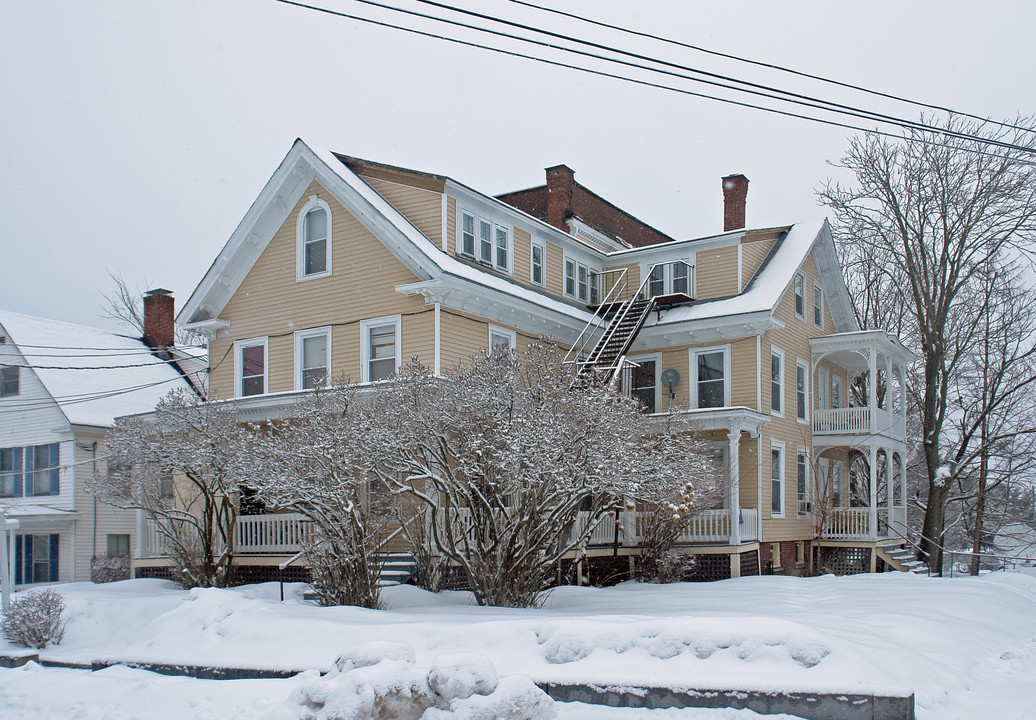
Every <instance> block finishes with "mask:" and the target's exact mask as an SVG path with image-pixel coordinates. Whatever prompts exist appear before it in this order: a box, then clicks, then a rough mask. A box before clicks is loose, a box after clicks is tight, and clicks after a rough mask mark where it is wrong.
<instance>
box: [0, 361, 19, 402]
mask: <svg viewBox="0 0 1036 720" xmlns="http://www.w3.org/2000/svg"><path fill="white" fill-rule="evenodd" d="M17 394H18V367H17V366H16V365H7V366H4V367H0V397H9V396H11V395H17Z"/></svg>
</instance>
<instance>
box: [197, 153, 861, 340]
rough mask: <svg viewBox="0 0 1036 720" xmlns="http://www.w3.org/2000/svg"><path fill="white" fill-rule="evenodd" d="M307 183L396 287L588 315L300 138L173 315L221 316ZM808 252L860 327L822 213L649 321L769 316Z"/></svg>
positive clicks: (571, 320) (835, 311) (841, 325)
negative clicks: (369, 238) (381, 261)
mask: <svg viewBox="0 0 1036 720" xmlns="http://www.w3.org/2000/svg"><path fill="white" fill-rule="evenodd" d="M313 180H316V181H318V182H320V183H321V185H322V186H323V187H325V188H326V189H327V190H328V192H330V193H331V194H332V195H333V196H335V198H336V199H337V200H338V201H339V202H340V203H342V205H343V206H344V207H345V208H346V210H348V211H349V212H350V213H351V214H353V215H354V216H355V217H356V218H357V219H358V220H359V221H360V222H361V223H363V224H364V225H365V226H366V227H367V229H368V230H370V231H371V232H372V233H373V234H374V235H375V236H376V237H377V238H378V239H379V240H381V242H382V243H384V244H385V246H386V247H387V248H388V249H389V250H390V251H391V252H392V253H393V254H394V255H396V257H397V258H398V259H399V260H400V262H402V263H403V264H404V265H406V266H407V267H408V268H409V269H410V270H411V271H412V272H413V273H414V274H415V275H416V276H417V280H416V282H413V283H407V284H404V285H401V286H399V287H398V288H397V290H399V291H400V292H405V293H422V294H424V295H425V296H426V298H428V297H432V296H433V295H434V294H435V293H442V292H443V291H445V290H449V289H458V287H463V286H466V287H464V289H465V290H469V291H470V292H471V294H473V295H476V296H477V295H479V294H480V292H484V291H479V287H481V288H488V289H490V290H491V291H494V292H495V293H499V297H507V298H509V299H510V300H511V301H514V300H517V301H518V302H519V303H528V304H530V305H534V306H536V307H537V308H539V309H541V310H543V311H546V312H547V314H548V315H550V316H552V317H551V319H552V321H553V322H555V323H558V322H561V323H563V324H564V325H566V326H569V327H576V328H578V327H581V326H582V325H583V324H585V323H586V322H587V321H588V320H589V319H590V317H591V316H590V314H589V313H588V312H587V311H586V309H585V308H583V307H580V306H578V305H576V304H574V303H571V302H567V301H565V300H563V299H561V298H555V297H552V296H550V295H547V294H545V293H543V292H539V291H537V290H534V289H531V288H528V287H526V286H523V285H522V284H521V283H519V282H516V281H514V280H511V279H509V278H504V277H500V276H498V275H496V274H494V273H489V272H486V271H484V270H483V269H481V268H479V267H475V266H472V265H470V264H468V263H465V262H463V261H461V260H459V259H458V258H455V257H453V256H452V255H450V254H449V253H446V252H443V251H442V249H441V248H440V247H439V246H438V245H436V244H435V243H433V242H432V241H431V240H430V239H428V238H427V237H426V236H425V235H424V234H423V233H422V232H421V231H420V230H418V229H417V228H416V227H415V226H414V225H413V224H412V223H411V222H410V221H409V220H408V219H407V218H406V217H404V216H403V214H402V213H401V212H400V211H399V210H397V209H396V208H395V207H394V206H393V205H392V204H391V203H390V202H388V201H387V200H386V199H385V198H384V197H382V196H381V194H379V193H378V192H377V191H376V190H375V189H374V188H373V187H371V186H370V185H369V184H367V183H366V182H365V181H364V180H363V179H362V178H361V177H360V176H359V175H357V174H356V173H355V172H353V170H352V169H351V168H350V167H349V166H348V165H347V164H346V163H345V161H343V160H342V158H340V157H338V156H337V155H335V153H333V152H331V151H330V150H326V149H316V148H312V147H310V146H309V145H307V144H306V143H305V142H303V141H302V140H296V142H295V144H294V145H293V146H292V149H291V150H290V151H289V153H288V155H287V156H286V157H285V159H284V160H283V161H282V162H281V165H280V166H279V167H278V168H277V171H276V172H275V173H274V175H273V176H272V177H271V178H270V180H269V181H268V182H267V184H266V186H265V187H264V188H263V190H262V192H261V193H260V195H259V197H258V198H257V199H256V201H255V202H254V203H253V204H252V207H251V208H250V209H249V211H248V213H247V214H246V216H245V217H244V218H243V219H242V221H241V223H240V224H239V225H238V227H237V229H236V230H235V231H234V233H233V235H232V236H231V238H230V240H228V242H227V244H226V246H225V247H224V248H223V250H222V251H221V252H220V254H219V256H218V257H217V258H216V260H215V261H214V262H213V264H212V266H211V267H210V269H209V271H208V272H207V273H206V275H205V277H204V278H203V279H202V281H201V283H200V284H199V285H198V288H197V289H196V290H195V291H194V294H192V295H191V297H190V298H189V299H188V301H187V303H186V304H185V305H184V307H183V310H182V311H181V313H180V315H179V320H180V322H181V323H184V324H186V325H188V326H195V327H199V328H200V327H202V326H203V325H204V324H205V323H210V322H211V321H212V320H213V319H214V318H217V317H218V316H219V314H220V313H221V312H222V311H223V308H225V307H226V304H227V303H228V302H229V301H230V298H231V297H232V296H233V294H234V293H235V292H236V291H237V289H238V287H240V284H241V282H243V281H244V278H245V276H246V275H247V273H248V271H249V269H250V268H251V267H252V266H253V265H254V264H255V262H256V261H257V260H258V258H259V256H260V255H261V254H262V252H263V250H265V249H266V246H267V244H268V243H269V242H270V240H271V239H272V238H273V235H274V233H275V232H276V230H277V229H278V228H279V227H280V226H281V224H282V223H283V222H284V220H285V219H286V218H287V215H288V213H289V212H290V210H291V208H293V207H294V205H295V203H296V202H297V200H298V197H299V196H300V195H301V193H302V192H304V191H305V188H306V187H308V185H309V183H310V182H312V181H313ZM487 201H490V202H496V203H500V205H501V206H503V207H507V208H508V209H510V210H512V211H513V208H510V206H506V205H505V204H504V203H502V202H500V201H498V200H494V199H492V198H488V196H487ZM530 217H531V216H530ZM552 231H554V230H553V229H552ZM739 232H740V233H742V234H743V233H744V231H739ZM677 242H680V241H677ZM675 244H677V243H674V245H675ZM667 245H669V244H668V243H662V244H658V245H651V246H647V247H645V248H637V249H633V250H624V251H619V252H616V253H606V255H608V256H609V257H610V256H612V255H615V256H619V255H622V256H623V257H626V256H627V255H629V254H630V253H634V252H638V251H641V252H643V251H648V252H653V253H658V252H665V249H666V247H667ZM811 251H813V252H814V256H815V258H816V260H817V267H818V269H819V271H820V273H821V277H822V280H823V283H824V288H825V297H826V299H827V301H828V307H829V308H830V311H831V314H832V317H833V319H834V321H835V328H836V330H837V331H840V332H845V331H851V330H855V329H857V327H856V324H855V321H854V320H853V316H852V312H851V308H850V306H849V301H848V294H847V292H846V290H845V285H844V282H843V280H842V277H841V272H840V270H839V264H838V259H837V256H836V254H835V249H834V243H833V240H832V239H831V232H830V228H829V226H828V225H827V221H826V220H822V219H821V220H815V221H809V222H803V223H798V224H795V225H792V226H790V228H789V230H788V231H787V232H786V233H785V234H784V236H783V237H782V238H781V239H780V240H779V241H778V244H777V246H776V248H775V249H774V251H773V252H772V253H771V257H770V258H769V259H768V260H767V262H766V263H765V264H764V266H763V268H762V270H761V271H760V273H759V274H758V275H757V276H756V277H755V278H754V279H753V280H752V282H751V283H750V284H749V286H748V287H747V288H746V289H745V291H744V292H742V293H741V294H739V295H737V296H734V297H730V298H722V299H718V300H708V301H703V302H698V303H694V304H692V305H689V306H685V307H678V308H674V309H671V310H668V311H667V312H665V313H664V314H663V315H662V317H661V319H660V320H658V321H654V322H652V323H650V324H652V325H659V326H665V325H671V324H673V323H682V322H687V321H695V320H705V319H712V318H718V317H731V316H740V315H750V314H756V313H770V312H772V311H773V310H774V308H775V307H776V306H777V303H778V302H779V301H780V298H781V296H782V295H783V293H784V292H785V290H786V289H787V288H788V286H789V285H790V283H791V282H792V279H793V278H794V275H795V272H796V271H797V270H798V268H799V267H800V266H801V264H802V262H803V261H804V260H805V258H806V256H807V255H808V254H809V253H810V252H811ZM440 300H441V298H439V299H437V300H435V301H436V302H438V301H440Z"/></svg>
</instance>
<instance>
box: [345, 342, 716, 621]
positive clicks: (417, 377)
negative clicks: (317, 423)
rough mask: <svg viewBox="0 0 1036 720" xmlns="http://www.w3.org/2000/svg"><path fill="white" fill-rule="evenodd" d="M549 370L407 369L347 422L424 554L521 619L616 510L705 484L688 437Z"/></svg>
mask: <svg viewBox="0 0 1036 720" xmlns="http://www.w3.org/2000/svg"><path fill="white" fill-rule="evenodd" d="M562 360H563V352H562V351H561V350H560V349H559V348H558V346H557V345H556V344H555V343H553V342H547V341H544V342H542V343H534V344H532V345H530V346H529V347H528V348H527V349H526V350H524V351H522V352H519V353H511V352H497V353H493V354H483V355H480V356H477V357H475V358H473V359H472V360H471V361H470V362H469V363H468V364H466V365H462V366H460V367H457V368H455V369H454V370H452V371H448V372H447V373H446V374H445V376H442V377H440V376H435V375H433V374H432V373H431V372H429V371H428V370H427V369H426V368H424V367H422V366H420V365H419V364H416V363H411V364H410V365H407V366H404V367H403V368H402V369H401V371H400V373H399V374H398V375H397V377H396V379H395V380H394V381H393V382H391V383H385V384H384V385H382V386H380V387H378V388H377V390H375V391H374V392H372V393H371V394H370V397H369V399H368V400H366V401H365V402H363V403H362V404H358V406H357V407H356V408H355V410H356V412H357V413H358V414H359V415H360V416H361V417H362V421H361V422H360V427H362V428H363V433H362V434H361V435H359V436H358V437H357V442H358V443H359V444H360V446H361V447H362V448H363V450H364V451H365V453H366V463H365V464H366V467H367V468H369V471H370V472H372V473H375V474H377V475H378V477H380V478H381V479H382V481H383V482H384V483H385V484H387V485H388V486H389V487H392V488H394V491H395V492H397V493H400V494H408V495H409V496H410V497H411V498H413V499H414V500H415V501H416V502H418V503H424V504H425V507H426V512H427V515H428V525H427V527H428V531H429V532H430V534H431V538H432V543H433V544H434V547H435V549H436V550H437V551H438V554H439V555H440V556H442V557H443V558H446V559H448V560H449V561H450V562H451V563H453V564H455V565H456V566H457V567H459V569H460V571H461V572H462V573H463V574H464V576H465V579H466V580H467V583H468V586H469V587H470V588H471V590H472V592H473V593H474V595H475V600H476V601H477V602H478V603H479V604H481V605H503V606H512V607H525V606H531V605H535V604H536V603H537V602H538V601H539V599H540V598H541V597H542V596H541V593H542V591H543V590H545V589H546V588H548V587H549V586H550V585H551V582H552V580H553V577H554V572H555V570H556V567H557V563H558V562H559V560H561V559H562V558H565V557H570V556H571V554H572V553H575V554H579V553H580V552H581V551H582V549H583V548H584V547H585V546H586V543H587V542H588V541H589V538H590V536H591V535H592V533H593V532H594V529H595V527H596V525H597V523H599V522H600V521H601V520H602V519H604V518H605V517H606V516H607V515H608V514H609V513H611V512H612V511H615V510H619V509H621V508H622V507H623V506H624V504H625V500H624V498H626V497H638V496H640V495H641V494H644V495H645V496H647V497H662V496H666V492H667V488H669V487H671V486H672V485H673V484H674V483H675V484H677V485H678V486H681V487H682V486H691V487H694V488H696V489H698V490H702V489H703V488H704V487H706V486H708V485H709V484H710V483H713V482H714V481H715V473H714V472H711V467H710V466H709V462H708V458H707V456H706V455H705V454H704V452H703V447H702V444H701V443H699V442H696V441H695V440H694V437H693V433H692V432H691V429H690V428H688V427H677V426H676V424H675V423H672V422H665V420H664V419H663V420H662V421H659V419H658V418H657V417H656V418H653V417H649V416H647V415H645V414H643V413H641V412H640V408H639V405H638V403H637V401H636V400H635V399H633V398H631V397H630V396H628V395H626V394H624V393H621V392H619V391H617V390H616V389H614V388H612V387H610V386H608V385H606V384H604V383H596V382H594V381H593V380H592V379H587V380H585V381H581V382H580V383H579V386H578V387H573V376H572V369H571V366H570V365H565V364H564V363H563V362H562ZM415 550H418V551H420V548H415Z"/></svg>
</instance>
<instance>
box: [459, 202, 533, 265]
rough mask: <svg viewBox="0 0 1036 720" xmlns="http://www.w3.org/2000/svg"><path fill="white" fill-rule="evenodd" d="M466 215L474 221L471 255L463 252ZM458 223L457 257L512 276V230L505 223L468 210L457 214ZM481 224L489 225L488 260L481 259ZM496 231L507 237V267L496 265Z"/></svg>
mask: <svg viewBox="0 0 1036 720" xmlns="http://www.w3.org/2000/svg"><path fill="white" fill-rule="evenodd" d="M465 215H467V216H469V217H471V218H473V219H474V231H475V242H474V247H473V248H472V252H471V253H467V252H464V216H465ZM458 217H459V218H460V222H458V223H457V255H458V256H459V257H463V258H467V259H469V260H472V261H474V262H476V263H478V264H479V265H482V266H483V267H487V268H492V269H493V270H496V271H497V272H502V273H504V274H506V275H513V274H514V228H512V227H510V226H509V225H507V224H505V223H499V222H494V221H493V220H492V219H490V218H488V217H485V216H484V215H479V214H478V213H475V212H472V211H470V210H464V209H460V212H459V213H458ZM482 223H487V224H488V225H489V244H490V247H489V253H490V255H489V260H488V261H486V260H483V259H482V250H481V244H482V231H481V227H482ZM497 230H503V231H504V234H505V236H506V237H507V241H506V242H507V266H506V267H502V266H500V265H498V264H497V262H496V258H497V245H496V234H497ZM531 265H532V263H531V258H530V270H529V272H530V274H531V273H532V269H531Z"/></svg>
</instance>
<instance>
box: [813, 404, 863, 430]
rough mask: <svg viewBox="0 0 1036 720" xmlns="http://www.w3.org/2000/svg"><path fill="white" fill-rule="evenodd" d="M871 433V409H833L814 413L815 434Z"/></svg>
mask: <svg viewBox="0 0 1036 720" xmlns="http://www.w3.org/2000/svg"><path fill="white" fill-rule="evenodd" d="M870 431H871V409H870V408H869V407H848V408H832V409H830V410H814V411H813V433H814V434H816V435H836V434H842V433H865V432H870Z"/></svg>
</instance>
